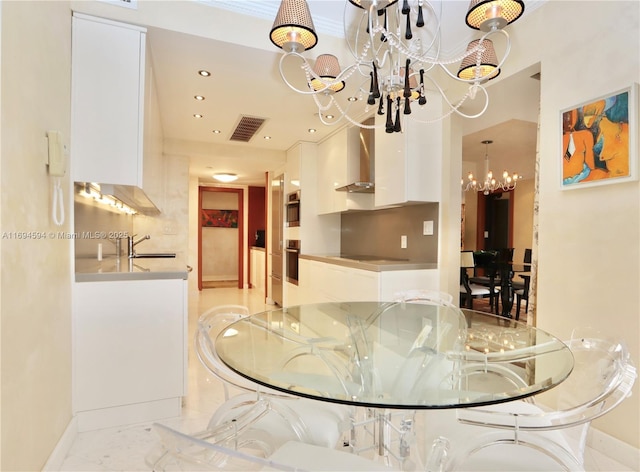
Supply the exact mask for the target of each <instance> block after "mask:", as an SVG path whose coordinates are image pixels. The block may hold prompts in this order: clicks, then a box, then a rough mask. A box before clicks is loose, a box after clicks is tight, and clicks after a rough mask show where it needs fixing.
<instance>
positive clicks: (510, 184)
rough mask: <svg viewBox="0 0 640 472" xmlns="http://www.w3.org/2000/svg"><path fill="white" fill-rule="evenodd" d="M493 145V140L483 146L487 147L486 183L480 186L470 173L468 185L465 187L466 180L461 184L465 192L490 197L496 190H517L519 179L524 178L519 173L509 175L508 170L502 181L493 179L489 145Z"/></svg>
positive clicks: (485, 163)
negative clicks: (480, 193) (479, 193)
mask: <svg viewBox="0 0 640 472" xmlns="http://www.w3.org/2000/svg"><path fill="white" fill-rule="evenodd" d="M492 143H493V141H491V140H486V141H482V144H484V145H485V146H486V150H485V153H484V170H485V177H484V182H483V183H482V184H479V183H478V181H477V180H476V178H475V177H474V176H473V173H472V172H469V175H468V176H467V179H468V182H467V185H466V186H464V180H462V181H461V182H460V183H461V184H462V185H463V187H464V191H465V192H467V191H470V190H472V191H474V192H482V193H484V194H485V195H489V194H490V193H491V192H494V191H496V190H503V191H505V192H506V191H508V190H513V189H514V188H516V184H517V183H518V179H521V178H522V176H521V175H518V173H517V172H514V173H513V174H512V175H509V172H507V171H506V170H505V171H504V172H503V173H502V180H496V179H495V178H494V177H493V172H491V170H489V169H490V168H489V144H492Z"/></svg>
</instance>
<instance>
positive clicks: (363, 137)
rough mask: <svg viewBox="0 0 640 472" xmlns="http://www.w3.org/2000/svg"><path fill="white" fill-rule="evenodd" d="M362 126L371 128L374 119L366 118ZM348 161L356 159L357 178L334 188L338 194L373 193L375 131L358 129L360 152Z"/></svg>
mask: <svg viewBox="0 0 640 472" xmlns="http://www.w3.org/2000/svg"><path fill="white" fill-rule="evenodd" d="M363 124H364V125H368V126H373V125H374V124H375V119H374V118H373V117H372V118H368V119H367V120H365V121H364V122H363ZM348 158H349V159H358V163H357V167H358V169H359V172H358V178H357V180H356V181H354V182H353V183H350V184H348V185H345V186H343V187H338V188H336V190H337V191H339V192H352V193H356V192H357V193H373V192H374V187H375V130H374V129H373V128H371V129H369V128H360V152H359V154H358V155H357V156H349V157H348Z"/></svg>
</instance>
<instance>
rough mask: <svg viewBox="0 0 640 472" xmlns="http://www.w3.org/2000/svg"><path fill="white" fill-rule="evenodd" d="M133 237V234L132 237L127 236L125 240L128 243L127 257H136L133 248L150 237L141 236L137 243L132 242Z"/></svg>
mask: <svg viewBox="0 0 640 472" xmlns="http://www.w3.org/2000/svg"><path fill="white" fill-rule="evenodd" d="M134 236H136V235H135V234H134V235H133V236H129V237H128V238H127V241H128V243H129V251H128V255H129V257H130V258H131V257H136V251H135V249H134V248H135V247H136V246H137V245H138V244H140V243H141V242H142V241H145V240H147V239H151V236H149V235H148V234H147V235H145V236H142V237H141V238H140V239H138V240H137V241H134V240H133V238H134Z"/></svg>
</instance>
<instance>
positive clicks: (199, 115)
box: [193, 113, 202, 118]
mask: <svg viewBox="0 0 640 472" xmlns="http://www.w3.org/2000/svg"><path fill="white" fill-rule="evenodd" d="M193 117H194V118H202V115H201V114H200V113H196V114H195V115H193Z"/></svg>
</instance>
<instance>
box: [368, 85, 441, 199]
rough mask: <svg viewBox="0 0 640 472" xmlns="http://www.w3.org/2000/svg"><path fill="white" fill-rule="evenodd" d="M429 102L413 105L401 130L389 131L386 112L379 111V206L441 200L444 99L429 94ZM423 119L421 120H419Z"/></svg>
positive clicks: (377, 122)
mask: <svg viewBox="0 0 640 472" xmlns="http://www.w3.org/2000/svg"><path fill="white" fill-rule="evenodd" d="M427 99H428V102H427V105H425V106H423V107H421V106H419V105H418V104H413V105H412V115H411V116H412V117H413V118H415V120H414V119H407V120H405V122H404V129H403V131H402V132H401V133H387V132H385V129H384V121H385V117H384V116H378V115H376V125H382V127H381V128H376V131H375V142H376V153H375V154H376V157H375V166H376V167H375V184H376V187H375V189H376V190H375V206H376V207H384V206H388V205H398V204H403V203H410V202H439V201H440V200H441V193H442V185H441V181H442V159H443V146H442V121H438V122H435V123H424V122H419V121H428V120H430V119H433V118H435V117H437V116H440V114H441V108H442V106H441V99H440V98H439V96H437V95H435V94H427ZM418 120H419V121H418Z"/></svg>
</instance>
